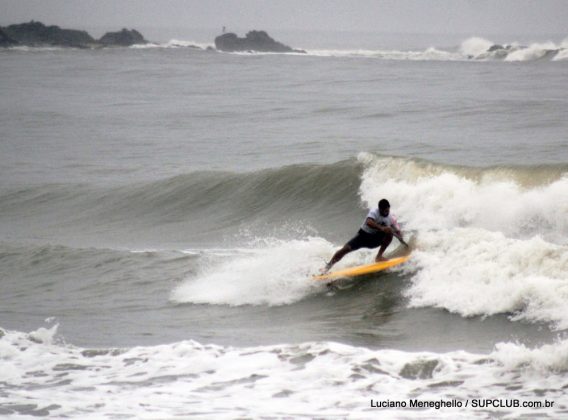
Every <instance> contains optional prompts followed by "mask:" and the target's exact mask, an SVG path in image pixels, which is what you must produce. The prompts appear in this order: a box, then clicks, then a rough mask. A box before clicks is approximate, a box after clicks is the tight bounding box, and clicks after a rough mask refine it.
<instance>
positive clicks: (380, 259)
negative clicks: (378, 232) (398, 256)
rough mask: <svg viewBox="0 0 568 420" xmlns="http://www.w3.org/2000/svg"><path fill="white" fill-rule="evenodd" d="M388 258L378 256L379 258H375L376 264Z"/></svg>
mask: <svg viewBox="0 0 568 420" xmlns="http://www.w3.org/2000/svg"><path fill="white" fill-rule="evenodd" d="M386 260H387V258H385V257H383V256H382V255H380V256H377V258H375V262H381V261H386Z"/></svg>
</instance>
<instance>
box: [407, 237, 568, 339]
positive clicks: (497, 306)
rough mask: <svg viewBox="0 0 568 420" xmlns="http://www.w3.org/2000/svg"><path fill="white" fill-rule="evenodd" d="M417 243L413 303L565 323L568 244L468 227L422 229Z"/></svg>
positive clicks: (567, 320) (411, 292)
mask: <svg viewBox="0 0 568 420" xmlns="http://www.w3.org/2000/svg"><path fill="white" fill-rule="evenodd" d="M417 246H418V250H417V251H416V252H415V253H414V262H415V264H417V266H419V267H420V269H419V270H417V272H416V273H415V275H414V276H413V278H412V286H411V287H410V288H409V289H408V290H407V291H406V294H407V295H408V296H409V297H410V305H411V306H433V307H439V308H444V309H447V310H449V311H451V312H454V313H459V314H461V315H463V316H466V317H467V316H474V315H481V316H487V315H494V314H499V313H509V314H511V317H512V319H513V320H524V321H530V322H549V323H552V324H553V326H554V327H555V328H559V329H565V328H568V311H567V310H566V302H568V277H567V276H566V273H568V247H566V246H564V247H562V246H558V245H553V244H550V243H547V242H545V241H543V240H542V239H541V238H539V237H538V236H537V237H533V238H531V239H528V240H515V239H510V238H506V237H505V236H504V235H503V234H502V233H499V232H488V231H486V230H483V229H471V228H470V229H450V230H446V231H437V232H424V233H421V234H420V236H419V241H418V245H417Z"/></svg>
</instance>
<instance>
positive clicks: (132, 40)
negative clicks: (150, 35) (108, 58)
mask: <svg viewBox="0 0 568 420" xmlns="http://www.w3.org/2000/svg"><path fill="white" fill-rule="evenodd" d="M99 42H100V43H101V44H103V45H105V46H117V47H130V46H131V45H135V44H147V43H148V41H146V40H145V39H144V37H143V36H142V34H141V33H140V32H138V31H137V30H136V29H132V30H130V31H129V30H128V29H126V28H124V29H122V30H121V31H120V32H107V33H106V34H104V35H103V37H102V38H101V39H99Z"/></svg>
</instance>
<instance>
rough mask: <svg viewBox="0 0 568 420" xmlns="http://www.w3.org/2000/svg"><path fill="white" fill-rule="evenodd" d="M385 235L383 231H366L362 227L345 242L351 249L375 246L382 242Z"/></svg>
mask: <svg viewBox="0 0 568 420" xmlns="http://www.w3.org/2000/svg"><path fill="white" fill-rule="evenodd" d="M385 235H386V234H385V233H384V232H377V233H367V232H365V231H364V230H363V229H359V232H357V235H355V237H353V238H352V239H351V240H350V241H349V242H347V245H349V246H350V247H351V250H352V251H355V250H357V249H359V248H377V247H379V246H381V244H382V243H383V242H384V240H385Z"/></svg>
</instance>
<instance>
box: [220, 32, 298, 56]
mask: <svg viewBox="0 0 568 420" xmlns="http://www.w3.org/2000/svg"><path fill="white" fill-rule="evenodd" d="M215 47H216V48H217V49H218V50H220V51H227V52H235V51H258V52H276V53H287V52H295V53H305V51H303V50H295V49H293V48H290V47H289V46H287V45H284V44H281V43H280V42H278V41H275V40H274V39H272V38H271V37H270V36H269V35H268V34H267V33H266V32H264V31H250V32H249V33H247V34H246V36H245V37H244V38H239V37H238V36H237V35H236V34H234V33H226V34H223V35H219V36H218V37H217V38H215Z"/></svg>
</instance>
